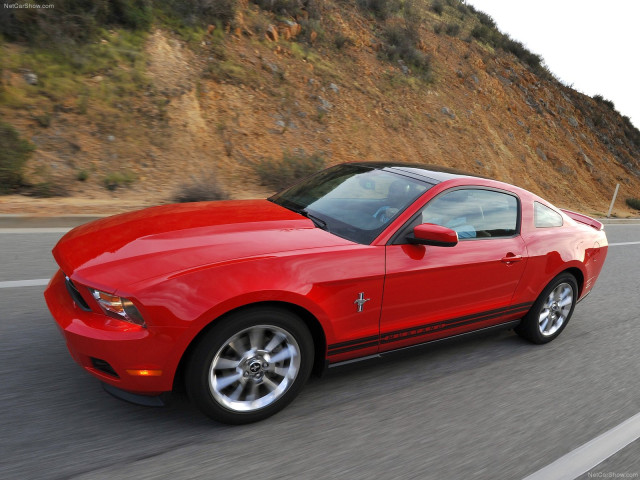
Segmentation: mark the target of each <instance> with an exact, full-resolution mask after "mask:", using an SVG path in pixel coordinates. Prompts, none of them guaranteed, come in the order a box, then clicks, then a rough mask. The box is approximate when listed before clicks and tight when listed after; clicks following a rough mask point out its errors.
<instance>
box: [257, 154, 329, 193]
mask: <svg viewBox="0 0 640 480" xmlns="http://www.w3.org/2000/svg"><path fill="white" fill-rule="evenodd" d="M324 166H325V160H324V157H323V156H322V155H321V154H319V153H314V154H313V155H310V156H308V155H306V154H305V153H304V152H298V153H294V154H291V153H289V152H285V153H283V154H282V158H281V159H280V160H277V161H274V160H269V159H265V160H260V161H258V162H255V163H254V164H253V169H254V171H255V172H256V174H257V175H258V178H259V179H260V184H261V185H264V186H266V187H269V188H272V189H274V190H278V191H279V190H283V189H284V188H286V187H289V186H291V185H293V184H294V183H296V182H297V181H299V180H301V179H303V178H305V177H308V176H309V175H311V174H313V173H316V172H317V171H318V170H321V169H322V168H324Z"/></svg>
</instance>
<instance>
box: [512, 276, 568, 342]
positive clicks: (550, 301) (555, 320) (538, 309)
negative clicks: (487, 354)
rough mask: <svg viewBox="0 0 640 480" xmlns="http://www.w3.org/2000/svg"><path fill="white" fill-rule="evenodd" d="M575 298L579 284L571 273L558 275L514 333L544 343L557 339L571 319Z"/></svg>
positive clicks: (531, 340)
mask: <svg viewBox="0 0 640 480" xmlns="http://www.w3.org/2000/svg"><path fill="white" fill-rule="evenodd" d="M577 299H578V284H577V282H576V279H575V277H574V276H573V275H571V274H570V273H566V272H564V273H561V274H560V275H558V276H557V277H555V278H554V279H553V280H551V282H549V285H547V286H546V287H545V289H544V290H543V291H542V293H541V294H540V296H539V297H538V299H537V300H536V301H535V303H534V304H533V306H532V307H531V310H529V313H527V314H526V315H525V316H524V318H523V319H522V322H521V323H520V325H518V326H517V327H516V328H515V331H516V333H517V334H518V335H520V336H521V337H522V338H526V339H527V340H529V341H530V342H533V343H537V344H543V343H548V342H550V341H551V340H553V339H554V338H556V337H557V336H558V335H560V333H562V330H564V329H565V327H566V326H567V323H569V320H570V319H571V315H572V314H573V309H574V308H575V306H576V300H577Z"/></svg>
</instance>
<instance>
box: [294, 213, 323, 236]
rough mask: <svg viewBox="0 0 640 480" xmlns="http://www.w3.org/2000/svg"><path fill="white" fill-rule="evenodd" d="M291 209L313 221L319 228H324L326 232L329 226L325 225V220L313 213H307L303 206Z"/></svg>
mask: <svg viewBox="0 0 640 480" xmlns="http://www.w3.org/2000/svg"><path fill="white" fill-rule="evenodd" d="M293 211H294V212H296V213H299V214H300V215H302V216H305V217H307V218H308V219H309V220H311V221H312V222H313V224H314V225H315V226H316V227H318V228H321V229H322V230H326V231H327V232H328V231H329V228H328V227H327V222H325V221H324V220H322V219H321V218H318V217H316V216H315V215H314V214H312V213H309V212H308V211H306V210H305V209H304V208H296V209H294V210H293Z"/></svg>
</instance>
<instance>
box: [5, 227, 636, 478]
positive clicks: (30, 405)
mask: <svg viewBox="0 0 640 480" xmlns="http://www.w3.org/2000/svg"><path fill="white" fill-rule="evenodd" d="M607 233H608V236H609V241H610V242H611V243H621V242H634V241H640V225H611V226H607ZM61 235H62V234H61V233H41V232H38V233H24V234H15V233H11V234H7V233H0V283H1V282H3V281H12V280H26V279H39V278H46V277H49V276H50V275H51V274H52V273H53V272H54V270H55V264H54V262H53V260H52V258H51V257H50V254H49V251H50V249H51V247H52V246H53V244H54V243H55V242H56V240H57V239H58V238H59V237H60V236H61ZM639 272H640V244H633V245H619V246H615V245H614V246H611V247H610V249H609V255H608V258H607V262H606V264H605V267H604V270H603V272H602V274H601V277H600V279H599V281H598V284H597V285H596V287H595V289H594V291H593V293H592V294H591V295H590V296H589V297H587V299H586V300H585V301H584V302H582V303H580V304H579V305H578V307H577V308H576V311H575V313H574V316H573V319H572V320H571V323H570V324H569V325H568V327H567V329H566V330H565V331H564V332H563V334H562V335H561V336H560V337H559V338H558V339H557V340H555V341H554V342H552V343H551V344H548V345H545V346H535V345H531V344H528V343H526V342H524V341H522V340H520V339H519V338H518V337H517V336H516V335H515V334H513V333H512V332H508V331H503V332H498V333H492V334H483V335H482V336H479V337H474V338H470V339H469V338H467V339H464V340H455V341H450V342H443V343H439V344H434V345H432V346H430V347H428V348H425V349H421V350H420V351H414V352H413V354H412V355H411V356H403V357H394V358H391V359H389V358H387V359H383V360H374V361H370V362H366V363H359V364H356V365H354V366H349V367H343V368H340V369H333V370H331V371H330V373H329V374H328V375H327V376H325V377H323V378H322V379H312V380H311V381H310V383H309V384H307V386H306V388H305V389H304V391H303V393H302V395H301V396H300V397H299V398H298V399H297V400H296V401H295V402H294V403H293V404H292V405H290V406H289V407H288V408H286V409H285V410H284V411H283V412H281V413H280V414H278V415H276V416H275V417H272V418H270V419H268V420H266V421H264V422H261V423H257V424H253V425H247V426H241V427H230V426H224V425H220V424H217V423H215V422H213V421H210V420H209V419H207V418H206V417H204V416H202V415H201V414H200V413H199V412H198V411H197V410H195V409H194V408H193V407H191V406H190V404H189V403H188V401H187V400H186V399H185V398H184V396H180V395H178V396H176V397H175V398H174V401H173V403H172V404H171V405H170V406H168V407H165V408H145V407H139V406H135V405H131V404H128V403H125V402H122V401H119V400H116V399H114V398H112V397H111V396H109V395H108V394H106V393H105V392H104V391H103V390H102V388H101V386H100V384H99V382H98V381H97V380H95V379H93V378H92V377H90V376H89V375H88V374H86V373H84V372H83V371H82V370H81V369H80V367H79V366H77V365H76V364H75V363H74V362H73V361H72V359H71V357H70V356H69V354H68V352H67V350H66V347H65V345H64V342H63V340H62V337H61V335H60V334H59V332H58V331H57V329H56V327H55V325H54V322H53V320H52V319H51V317H50V315H49V313H48V311H47V309H46V306H45V303H44V299H43V297H42V293H43V291H44V287H43V286H35V287H23V288H0V385H1V388H0V428H1V432H2V435H0V479H3V480H10V479H16V480H18V479H19V480H24V479H47V480H52V479H62V478H74V479H109V480H112V479H136V480H142V479H157V478H160V479H172V480H173V479H216V480H218V479H227V478H260V479H289V478H292V479H293V478H295V479H298V478H304V479H307V478H308V479H323V478H340V479H371V478H375V479H410V478H416V479H418V478H419V479H430V478H433V479H517V478H523V477H525V476H527V475H529V474H532V473H534V472H536V471H538V470H539V469H541V468H543V467H545V466H546V465H548V464H550V463H551V462H553V461H554V460H556V459H557V458H559V457H562V456H563V455H565V454H567V453H568V452H571V451H572V450H574V449H576V448H577V447H579V446H580V445H582V444H584V443H586V442H588V441H590V440H591V439H593V438H595V437H597V436H598V435H600V434H601V433H603V432H606V431H607V430H609V429H611V428H613V427H615V426H616V425H618V424H620V423H621V422H623V421H625V420H626V419H628V418H630V417H632V416H633V415H635V414H636V413H638V412H640V392H638V373H640V367H639V366H640V349H639V348H638V345H640V328H639V325H638V323H639V322H640V313H639V312H640V295H639V294H638V293H639V288H638V283H639V281H640V275H639ZM639 453H640V441H635V442H633V443H632V444H630V445H629V446H627V447H626V448H624V449H623V450H621V451H620V452H618V453H617V454H615V455H613V456H612V457H610V458H609V459H607V460H605V461H604V462H603V463H602V464H600V465H598V466H597V467H595V468H593V469H592V470H591V472H590V474H591V476H589V474H585V475H583V476H582V477H581V478H585V479H586V478H598V476H600V478H618V477H612V476H609V477H604V476H603V475H607V474H611V473H615V474H627V475H634V474H636V475H637V474H639V473H640V455H639ZM629 478H634V477H632V476H631V477H629ZM635 478H637V476H636V477H635Z"/></svg>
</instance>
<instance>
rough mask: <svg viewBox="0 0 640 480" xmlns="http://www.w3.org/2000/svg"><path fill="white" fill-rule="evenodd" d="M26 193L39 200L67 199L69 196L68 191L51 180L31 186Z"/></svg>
mask: <svg viewBox="0 0 640 480" xmlns="http://www.w3.org/2000/svg"><path fill="white" fill-rule="evenodd" d="M24 193H25V194H27V195H29V196H31V197H37V198H51V197H66V196H68V195H69V192H68V191H67V189H66V188H65V187H64V186H62V185H60V184H59V183H55V182H53V181H51V180H47V181H45V182H39V183H34V184H33V185H29V186H28V187H27V188H26V189H25V190H24Z"/></svg>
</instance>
